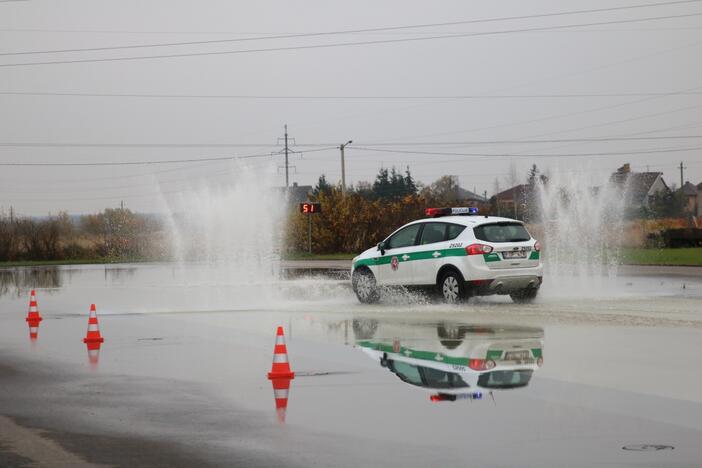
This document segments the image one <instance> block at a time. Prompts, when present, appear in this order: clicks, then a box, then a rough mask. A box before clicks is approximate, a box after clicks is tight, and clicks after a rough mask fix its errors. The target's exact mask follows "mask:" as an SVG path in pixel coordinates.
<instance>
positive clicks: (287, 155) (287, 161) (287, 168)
mask: <svg viewBox="0 0 702 468" xmlns="http://www.w3.org/2000/svg"><path fill="white" fill-rule="evenodd" d="M284 128H285V135H284V136H283V138H278V144H280V141H281V140H283V142H284V145H285V146H284V148H283V149H282V150H281V151H278V152H276V153H271V155H273V154H281V153H283V154H285V165H284V166H278V169H282V168H284V169H285V188H286V189H287V188H288V187H290V168H291V167H292V168H295V166H291V165H290V159H289V158H290V153H297V151H294V150H291V149H290V145H291V144H292V145H295V139H294V138H290V137H288V124H285V127H284Z"/></svg>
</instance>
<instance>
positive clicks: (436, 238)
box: [419, 223, 447, 245]
mask: <svg viewBox="0 0 702 468" xmlns="http://www.w3.org/2000/svg"><path fill="white" fill-rule="evenodd" d="M446 226H447V224H446V223H426V224H425V225H424V230H423V231H422V239H421V240H420V241H419V244H420V245H426V244H434V243H436V242H443V241H444V240H445V239H446Z"/></svg>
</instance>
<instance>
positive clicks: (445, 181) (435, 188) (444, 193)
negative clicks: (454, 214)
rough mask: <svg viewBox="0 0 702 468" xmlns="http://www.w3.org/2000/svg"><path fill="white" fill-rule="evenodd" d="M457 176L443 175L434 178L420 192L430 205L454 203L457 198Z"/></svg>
mask: <svg viewBox="0 0 702 468" xmlns="http://www.w3.org/2000/svg"><path fill="white" fill-rule="evenodd" d="M458 188H459V187H458V177H456V176H452V175H444V176H441V177H439V178H438V179H436V180H435V181H434V182H433V183H432V184H431V185H430V186H429V187H426V188H425V189H424V190H423V191H422V194H423V195H424V197H425V198H426V199H427V202H428V203H429V204H430V205H437V206H448V205H455V204H456V203H457V202H458V201H459V200H458Z"/></svg>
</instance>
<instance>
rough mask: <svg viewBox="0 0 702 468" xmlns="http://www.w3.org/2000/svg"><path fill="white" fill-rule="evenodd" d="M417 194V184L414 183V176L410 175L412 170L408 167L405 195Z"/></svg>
mask: <svg viewBox="0 0 702 468" xmlns="http://www.w3.org/2000/svg"><path fill="white" fill-rule="evenodd" d="M416 194H417V183H416V182H415V181H414V178H413V177H412V174H410V168H409V166H407V170H406V171H405V195H416Z"/></svg>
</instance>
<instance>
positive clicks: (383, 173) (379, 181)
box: [373, 167, 391, 198]
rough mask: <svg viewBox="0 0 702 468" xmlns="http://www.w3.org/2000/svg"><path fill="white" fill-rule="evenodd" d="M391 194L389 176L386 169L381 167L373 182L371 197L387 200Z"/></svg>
mask: <svg viewBox="0 0 702 468" xmlns="http://www.w3.org/2000/svg"><path fill="white" fill-rule="evenodd" d="M390 193H391V183H390V175H389V172H388V170H387V169H385V168H384V167H381V168H380V170H379V171H378V175H376V176H375V182H373V195H374V196H375V198H388V197H389V196H390Z"/></svg>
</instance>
